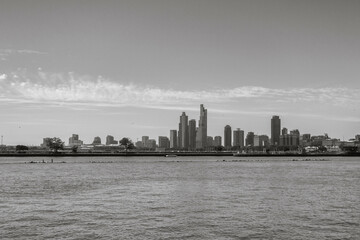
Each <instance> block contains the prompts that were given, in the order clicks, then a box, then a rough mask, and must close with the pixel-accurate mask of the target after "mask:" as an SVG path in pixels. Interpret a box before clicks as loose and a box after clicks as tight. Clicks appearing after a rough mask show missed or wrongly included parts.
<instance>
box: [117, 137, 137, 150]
mask: <svg viewBox="0 0 360 240" xmlns="http://www.w3.org/2000/svg"><path fill="white" fill-rule="evenodd" d="M119 143H120V146H124V147H125V150H126V151H127V150H128V149H134V148H135V146H134V143H133V142H132V141H131V139H130V138H126V137H124V138H122V139H121V140H120V141H119Z"/></svg>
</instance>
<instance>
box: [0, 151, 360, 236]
mask: <svg viewBox="0 0 360 240" xmlns="http://www.w3.org/2000/svg"><path fill="white" fill-rule="evenodd" d="M43 160H44V161H45V162H50V161H51V158H50V157H49V158H46V157H41V158H40V157H39V158H24V157H21V158H15V157H13V158H5V157H4V158H0V177H1V183H0V184H1V185H0V192H1V195H2V196H1V199H0V208H1V212H2V218H1V220H0V233H1V239H44V238H55V239H99V238H102V239H184V238H187V239H239V238H243V239H356V238H357V237H358V236H360V230H359V228H360V226H359V225H360V220H359V219H360V187H359V184H360V157H346V158H343V157H328V158H326V159H324V157H321V158H316V157H313V158H312V159H311V161H293V160H302V158H296V159H294V158H291V157H289V158H285V157H284V158H277V157H266V158H251V159H249V158H240V157H177V158H164V157H132V158H126V157H106V158H101V157H78V158H71V157H68V158H53V160H54V163H53V164H51V163H46V164H43V163H38V164H28V163H26V164H25V163H24V162H30V161H35V162H42V161H43ZM224 160H225V161H224ZM316 160H321V161H316ZM323 160H326V161H323ZM61 162H66V163H61Z"/></svg>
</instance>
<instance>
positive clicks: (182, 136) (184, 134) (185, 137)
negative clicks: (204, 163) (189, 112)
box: [178, 112, 189, 149]
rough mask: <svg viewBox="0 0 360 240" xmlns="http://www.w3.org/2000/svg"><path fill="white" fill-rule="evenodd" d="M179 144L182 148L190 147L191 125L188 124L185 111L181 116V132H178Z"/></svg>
mask: <svg viewBox="0 0 360 240" xmlns="http://www.w3.org/2000/svg"><path fill="white" fill-rule="evenodd" d="M178 139H179V141H178V146H179V148H181V149H188V148H189V125H188V116H186V114H185V112H183V113H182V115H181V116H180V123H179V134H178Z"/></svg>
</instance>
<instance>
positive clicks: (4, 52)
mask: <svg viewBox="0 0 360 240" xmlns="http://www.w3.org/2000/svg"><path fill="white" fill-rule="evenodd" d="M19 54H20V55H24V54H32V55H44V54H47V52H41V51H36V50H31V49H0V59H1V60H2V61H6V60H7V57H9V56H11V55H19Z"/></svg>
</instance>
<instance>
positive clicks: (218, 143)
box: [214, 136, 221, 147]
mask: <svg viewBox="0 0 360 240" xmlns="http://www.w3.org/2000/svg"><path fill="white" fill-rule="evenodd" d="M214 146H215V147H219V146H221V136H215V138H214Z"/></svg>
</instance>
